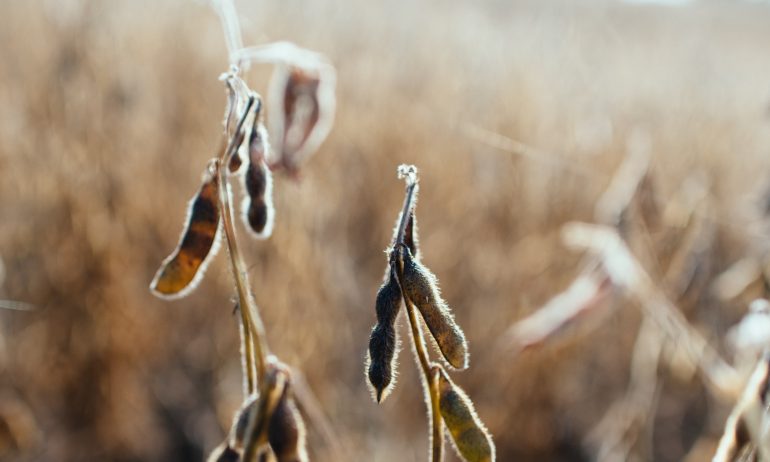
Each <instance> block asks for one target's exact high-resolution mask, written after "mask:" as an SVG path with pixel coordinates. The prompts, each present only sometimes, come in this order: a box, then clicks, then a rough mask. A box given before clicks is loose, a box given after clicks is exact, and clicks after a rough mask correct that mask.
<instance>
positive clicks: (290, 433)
mask: <svg viewBox="0 0 770 462" xmlns="http://www.w3.org/2000/svg"><path fill="white" fill-rule="evenodd" d="M305 433H306V432H305V424H304V422H303V421H302V415H301V414H300V413H299V411H298V410H297V406H296V405H295V404H294V399H293V398H292V396H291V387H290V385H289V383H288V382H287V384H286V387H284V389H283V393H282V394H281V397H280V398H279V399H278V402H277V403H276V405H275V409H273V414H272V416H270V423H269V425H268V428H267V440H268V442H269V443H270V447H271V448H272V449H273V453H275V456H276V458H277V459H278V462H307V460H308V457H307V450H306V449H305Z"/></svg>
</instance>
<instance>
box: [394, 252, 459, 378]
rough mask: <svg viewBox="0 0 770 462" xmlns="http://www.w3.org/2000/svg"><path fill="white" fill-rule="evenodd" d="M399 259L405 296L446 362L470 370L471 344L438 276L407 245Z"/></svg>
mask: <svg viewBox="0 0 770 462" xmlns="http://www.w3.org/2000/svg"><path fill="white" fill-rule="evenodd" d="M396 251H397V252H398V257H399V258H398V260H399V262H400V264H403V278H402V280H401V284H402V289H403V291H404V296H405V297H406V298H407V299H409V300H410V301H411V302H412V303H414V305H415V306H416V307H417V309H418V310H419V311H420V314H421V315H422V317H423V319H424V320H425V324H426V325H427V326H428V330H430V333H431V335H433V338H434V339H435V340H436V343H437V344H438V347H439V349H440V350H441V353H442V354H443V355H444V358H445V359H446V360H447V362H448V363H449V364H450V365H451V366H452V367H454V368H456V369H465V368H467V367H468V344H467V342H466V341H465V334H463V331H462V329H460V326H458V325H457V323H456V322H455V320H454V317H453V316H452V312H451V311H450V309H449V306H447V304H446V302H444V300H443V299H442V298H441V294H440V293H439V290H438V286H437V284H436V276H434V275H433V273H431V272H430V270H428V268H426V267H425V266H423V265H422V264H420V262H418V261H417V260H415V259H414V258H413V257H412V254H411V252H410V251H409V249H408V248H407V247H405V246H399V247H398V248H397V249H396Z"/></svg>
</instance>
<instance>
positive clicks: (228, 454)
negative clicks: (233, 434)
mask: <svg viewBox="0 0 770 462" xmlns="http://www.w3.org/2000/svg"><path fill="white" fill-rule="evenodd" d="M240 458H241V455H240V454H238V451H236V450H235V449H233V448H231V447H230V446H228V445H227V443H222V444H220V445H219V446H217V447H216V448H215V449H214V450H213V451H211V454H210V455H209V457H208V459H206V461H207V462H238V461H239V460H240Z"/></svg>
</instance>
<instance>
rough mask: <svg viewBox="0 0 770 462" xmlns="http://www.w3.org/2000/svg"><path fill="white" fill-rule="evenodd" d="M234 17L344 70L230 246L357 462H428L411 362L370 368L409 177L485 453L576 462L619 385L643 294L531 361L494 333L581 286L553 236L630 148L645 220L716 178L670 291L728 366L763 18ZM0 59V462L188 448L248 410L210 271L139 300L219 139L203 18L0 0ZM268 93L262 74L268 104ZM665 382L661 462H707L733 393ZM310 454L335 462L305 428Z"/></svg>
mask: <svg viewBox="0 0 770 462" xmlns="http://www.w3.org/2000/svg"><path fill="white" fill-rule="evenodd" d="M237 6H238V9H239V11H240V13H241V21H242V27H243V30H244V36H245V42H246V43H247V44H256V43H263V42H267V41H272V40H280V39H285V40H291V41H294V42H296V43H298V44H300V45H302V46H306V47H308V48H311V49H315V50H318V51H321V52H323V53H325V54H326V55H328V56H329V57H330V58H331V60H332V62H333V63H335V65H336V66H337V70H338V115H337V118H336V125H335V127H334V129H333V131H332V133H331V135H330V138H329V139H328V140H327V141H326V142H325V144H324V145H323V147H322V149H321V151H320V152H319V153H318V154H317V155H316V156H315V157H314V158H312V160H311V161H310V162H309V163H308V164H307V165H306V167H305V169H304V171H303V176H302V179H301V181H299V182H292V181H290V180H288V179H286V178H283V177H279V178H277V181H276V193H275V201H276V209H277V218H276V228H275V232H274V236H273V238H271V239H270V240H268V241H266V242H253V243H249V244H248V245H247V253H246V255H247V260H248V264H249V265H251V272H250V277H251V279H252V281H253V285H254V287H255V291H256V294H255V296H256V300H257V303H258V304H259V305H260V307H261V309H262V312H263V316H264V318H265V323H266V325H267V330H268V338H269V341H270V343H271V345H272V347H273V349H274V350H275V351H276V353H277V354H278V355H279V356H280V357H281V358H282V359H283V360H284V361H286V362H288V363H289V364H291V365H293V366H295V367H297V368H298V369H300V370H301V371H303V373H304V375H305V379H306V380H307V382H308V383H309V384H310V386H311V387H312V389H313V390H314V392H315V394H316V396H317V397H318V401H319V403H320V405H321V406H322V408H323V409H324V410H325V412H326V413H327V414H328V417H329V420H330V422H331V424H332V427H333V429H334V434H335V435H336V437H337V438H338V439H339V441H340V443H341V445H342V447H343V450H344V454H346V455H345V456H344V457H343V459H344V460H351V461H352V460H366V461H396V460H398V461H400V460H404V461H411V460H414V461H419V460H424V458H425V455H426V453H427V424H426V422H425V415H424V406H423V403H422V395H421V393H420V391H419V379H418V376H417V375H416V373H415V372H416V368H415V367H414V365H413V359H412V358H411V357H410V356H411V352H410V351H409V349H405V350H404V351H402V352H401V361H400V363H401V365H400V368H399V372H400V376H399V383H398V385H397V387H396V389H395V392H394V393H393V394H392V396H391V397H390V398H388V400H386V401H385V403H384V404H382V405H380V406H378V405H376V404H375V403H374V402H373V400H372V399H371V397H370V395H369V391H368V390H367V388H366V385H365V382H364V374H363V370H364V369H363V368H364V366H363V358H364V352H365V349H366V346H367V341H368V335H369V331H370V329H371V327H372V325H373V323H374V319H375V318H374V310H373V301H374V295H375V292H376V290H377V287H378V285H379V283H380V278H381V276H382V273H383V270H384V267H385V263H386V262H385V257H384V254H383V249H384V248H385V247H386V246H387V245H388V241H389V239H390V236H391V230H392V226H393V222H394V220H395V218H396V215H397V213H398V210H399V208H400V206H401V201H402V197H403V196H402V195H403V184H402V183H401V182H400V181H398V180H397V179H396V177H395V167H396V165H398V164H399V163H403V162H408V163H414V164H416V165H417V166H418V167H419V168H420V169H421V195H420V202H419V204H418V208H417V216H418V219H419V224H420V230H421V236H420V238H421V244H422V249H423V252H424V253H423V260H424V262H425V263H426V264H427V265H428V266H429V267H430V268H431V269H432V270H433V271H434V272H435V273H436V274H437V276H438V277H439V278H440V280H441V282H442V289H443V293H444V295H445V298H446V299H447V300H448V302H449V303H450V305H451V306H452V307H453V309H454V310H455V313H456V317H457V318H458V321H459V323H460V325H461V326H463V327H464V329H465V332H466V335H467V336H468V339H469V342H470V351H471V368H470V369H469V371H467V372H463V373H456V374H454V375H453V377H454V379H455V380H456V381H457V383H458V384H460V385H461V386H463V387H464V388H465V389H466V391H467V392H468V394H469V395H470V396H471V397H472V398H473V399H474V401H475V403H476V406H477V409H478V412H479V414H480V416H481V418H482V419H483V420H484V421H485V422H486V424H487V425H488V426H489V428H490V430H491V432H492V433H493V435H494V437H495V442H496V444H497V448H498V460H500V461H514V460H516V461H544V460H547V461H584V460H593V452H592V446H591V444H590V443H588V442H587V440H586V438H587V436H588V434H589V432H590V431H591V429H592V428H593V426H594V425H595V424H597V423H598V422H599V420H600V419H601V417H602V416H603V414H604V413H605V412H606V411H607V409H608V407H609V406H610V404H611V403H612V402H613V401H614V400H615V399H617V398H620V397H621V396H622V395H623V393H624V391H625V389H626V386H627V384H628V380H629V379H628V376H629V363H630V357H631V350H632V347H633V343H634V337H635V333H636V329H637V327H638V325H639V322H640V317H639V315H638V312H637V311H636V310H634V309H632V308H631V307H630V306H629V307H625V306H623V307H620V308H619V309H617V310H615V311H614V312H613V313H612V314H611V315H610V316H609V317H608V318H607V319H605V320H604V322H602V323H601V324H600V325H599V326H597V327H596V328H595V329H594V330H591V331H588V332H582V333H581V331H580V330H578V331H577V332H575V333H574V334H573V335H567V336H563V337H561V338H560V339H558V341H556V342H553V343H550V344H548V345H545V346H544V347H542V348H540V349H537V350H534V351H531V352H528V353H525V354H523V355H519V356H515V355H514V354H513V353H510V354H509V353H508V352H507V350H505V349H503V350H502V351H503V352H502V353H501V350H500V349H499V346H500V345H499V341H500V339H501V338H503V334H504V332H505V331H506V330H507V329H508V327H509V326H510V325H511V324H513V323H514V322H515V321H517V320H519V319H521V318H523V317H524V316H525V315H526V314H528V313H530V312H532V311H534V310H535V309H537V308H538V307H539V306H541V305H542V304H543V303H545V302H546V301H547V300H548V299H550V298H551V297H552V296H553V295H555V294H557V293H558V292H559V291H561V290H563V289H564V288H565V287H566V286H567V285H568V284H569V282H570V281H571V280H572V279H573V278H574V277H575V275H576V274H577V273H578V271H579V268H580V264H579V262H580V258H581V256H580V255H579V254H576V253H575V252H573V251H570V250H568V249H566V248H565V247H564V245H563V244H562V243H561V241H560V238H559V232H560V229H561V227H562V225H563V224H564V223H566V222H568V221H570V220H584V221H592V220H593V219H594V218H593V217H594V204H595V202H596V200H597V198H598V197H599V196H600V194H601V193H602V191H603V190H604V189H605V188H606V186H607V184H608V183H609V181H610V178H611V176H612V173H613V172H614V171H615V169H616V168H617V166H618V165H619V164H620V162H621V161H622V159H623V157H624V155H625V153H626V145H627V143H628V140H629V138H630V137H632V134H633V133H645V134H646V135H647V136H648V137H649V140H650V143H651V144H650V145H651V149H652V151H651V152H652V156H653V157H652V159H653V160H652V170H651V171H652V178H653V180H654V182H655V186H656V190H655V191H656V194H657V195H658V200H659V202H660V203H661V204H662V206H665V204H666V203H669V202H670V201H672V200H673V199H672V198H673V197H676V195H677V192H678V191H679V190H680V187H681V185H682V184H685V183H686V182H687V181H688V179H689V178H693V177H695V178H699V179H700V180H699V181H703V180H704V179H705V180H706V181H707V182H708V183H707V184H708V185H709V186H708V188H709V189H708V192H709V194H708V205H709V207H708V209H707V210H708V213H707V215H705V216H706V219H707V221H708V223H709V224H710V225H711V228H710V229H712V230H713V232H712V233H710V234H709V238H708V241H707V243H706V244H705V245H704V246H702V248H701V249H700V253H699V256H698V259H697V262H698V263H697V271H698V274H699V278H700V281H701V282H700V284H699V286H698V290H697V291H696V292H695V293H694V294H689V295H688V297H687V299H686V300H685V301H679V302H680V305H681V306H682V308H683V310H685V313H686V315H687V317H688V319H689V320H690V321H691V322H692V323H693V325H695V326H696V327H697V328H698V329H699V330H701V331H702V332H703V333H704V334H705V335H706V336H707V337H709V338H710V339H711V340H712V341H713V344H714V345H715V346H716V347H717V348H718V349H720V351H724V352H725V354H726V355H727V356H728V357H729V350H727V349H726V348H725V345H724V333H725V331H726V329H727V328H728V327H729V326H731V325H732V324H734V323H735V322H737V320H738V319H740V317H741V315H742V314H743V313H744V312H745V309H746V303H747V301H749V300H750V299H751V298H752V297H756V296H761V295H762V294H763V290H764V289H763V288H762V286H761V284H760V285H758V286H753V287H751V288H750V289H749V290H748V291H747V292H746V293H744V294H742V295H741V296H740V297H737V298H735V299H733V300H730V301H723V300H721V299H718V298H717V297H716V296H715V295H714V291H713V284H712V282H713V279H714V277H715V276H716V275H718V274H719V273H721V272H722V271H724V270H725V269H726V268H727V267H728V266H729V265H730V264H731V263H733V262H735V261H737V260H738V259H740V258H741V257H743V256H745V255H747V254H750V253H757V254H759V253H761V252H763V246H762V243H763V241H766V239H767V233H766V229H765V228H762V226H761V225H762V224H763V223H764V222H763V220H764V219H765V216H764V215H763V214H764V213H765V212H766V209H765V202H766V199H763V196H764V195H765V193H766V192H767V191H768V173H770V155H769V154H770V117H769V114H770V79H769V78H768V76H770V53H768V49H767V44H768V43H770V27H768V24H770V8H768V7H767V6H762V5H759V4H754V3H745V2H737V1H735V2H727V1H724V2H720V1H711V2H709V1H704V2H694V3H692V4H691V5H689V6H684V7H665V6H658V5H639V4H625V3H621V2H609V1H607V2H602V1H589V0H583V1H568V0H563V1H556V0H550V1H538V0H516V1H496V0H486V1H482V2H460V1H453V0H450V1H445V2H438V1H422V2H411V1H407V0H390V1H380V0H377V1H368V2H344V1H335V0H319V1H312V2H310V1H296V0H285V1H280V2H247V1H238V2H237ZM0 63H1V64H0V197H2V198H3V200H2V201H0V219H1V220H2V225H0V262H2V265H0V298H2V299H8V300H17V301H22V302H24V303H27V304H29V305H30V306H32V307H33V309H32V310H30V311H19V310H7V309H4V310H0V460H3V461H5V460H8V461H86V460H111V461H126V462H128V461H139V460H142V461H160V460H202V459H204V458H205V455H206V454H207V453H208V452H209V451H210V450H211V449H212V448H213V447H214V446H215V445H216V444H217V443H218V442H219V441H220V440H221V438H222V437H223V435H224V432H225V431H226V429H227V428H228V427H229V422H230V419H231V416H232V413H233V411H234V410H235V409H236V408H237V406H238V404H239V402H240V400H241V392H240V380H241V379H240V365H239V359H238V354H237V349H238V337H237V330H236V318H235V317H234V316H233V315H232V301H231V297H232V295H233V293H232V285H231V281H230V276H229V274H228V271H229V270H228V268H227V267H226V265H225V264H224V263H225V260H224V259H223V258H221V255H220V257H219V258H217V259H216V260H215V261H214V263H213V265H212V266H211V267H210V268H209V270H208V273H207V277H206V278H205V279H204V281H203V282H202V284H201V286H200V287H199V289H198V290H197V291H195V292H194V293H193V294H192V295H191V296H189V297H187V298H185V299H182V300H180V301H175V302H164V301H161V300H158V299H156V298H154V297H153V296H152V295H151V294H150V293H149V291H148V283H149V281H150V279H151V278H152V276H153V275H154V273H155V270H156V269H157V267H158V265H159V263H160V262H161V260H162V259H163V258H164V257H165V256H166V255H167V254H168V253H169V252H170V251H171V250H172V249H173V247H174V245H175V244H176V242H177V239H178V236H179V232H180V229H181V226H182V223H183V220H184V216H185V204H186V203H187V201H188V200H189V198H190V197H191V196H192V194H193V193H194V191H195V190H196V188H197V186H198V180H199V178H200V174H201V172H202V171H203V169H204V166H205V164H206V161H207V159H208V158H209V157H211V156H213V155H214V152H215V150H216V149H217V146H218V142H219V135H220V131H221V125H220V122H221V117H222V109H223V107H224V106H223V105H224V100H225V99H224V91H223V88H222V85H221V83H220V82H218V81H217V77H218V75H219V73H220V72H222V71H224V70H226V66H227V59H226V51H225V45H224V40H223V37H222V32H221V28H220V24H219V22H218V19H217V17H216V15H215V14H214V13H213V12H212V10H211V9H210V8H209V7H208V6H207V5H206V4H205V3H204V2H195V1H182V0H170V1H165V2H152V1H147V0H138V1H128V0H113V1H108V2H100V1H75V0H69V1H53V0H51V1H30V2H12V1H5V2H2V4H0ZM268 76H269V74H268V69H261V68H260V69H256V70H255V71H254V72H253V73H252V74H251V76H250V77H251V79H252V80H251V81H252V83H253V86H254V87H255V88H257V89H259V88H266V84H267V78H268ZM484 130H488V131H491V132H494V133H499V134H502V135H504V136H506V137H510V138H512V139H515V140H517V141H518V142H519V143H524V144H525V145H526V146H530V147H532V149H522V146H521V145H516V144H513V145H511V143H508V142H506V141H504V140H502V141H501V139H499V138H495V137H494V136H489V135H488V134H487V133H486V132H485V131H484ZM511 146H513V147H515V148H516V149H514V150H518V153H516V152H508V151H511V149H508V150H506V149H499V148H500V147H508V148H510V147H511ZM522 154H524V155H522ZM243 237H246V236H245V235H244V236H243ZM611 303H620V304H629V302H627V301H626V300H625V299H624V298H622V297H618V298H616V299H615V300H614V301H612V302H611ZM401 324H402V325H401V334H402V338H404V339H406V337H405V336H404V334H405V333H406V330H404V328H405V325H404V323H403V319H402V322H401ZM660 377H661V379H660V380H661V381H662V383H663V389H662V392H661V394H660V396H659V400H658V406H657V410H656V412H655V413H654V420H653V422H652V424H651V428H652V429H653V431H652V432H651V440H650V441H649V442H648V443H649V445H650V447H652V448H654V449H653V451H652V453H650V454H648V456H649V459H648V460H660V461H678V460H684V459H685V458H686V457H690V459H689V460H693V461H694V460H709V459H710V455H711V454H710V452H709V451H711V450H713V447H714V446H713V445H714V444H715V443H716V440H717V439H718V437H719V435H720V434H721V431H722V428H723V425H724V419H725V417H726V415H727V413H728V411H729V407H730V406H729V405H728V404H726V403H722V402H719V401H715V400H714V399H713V398H711V397H710V395H709V394H708V393H706V391H705V390H704V388H703V386H702V385H701V381H700V380H699V379H698V377H697V376H692V375H690V376H687V375H686V374H685V376H684V378H682V377H680V378H677V377H678V376H677V375H675V374H674V375H672V374H671V373H669V372H667V371H666V370H665V369H661V371H660ZM310 448H311V456H312V458H313V460H319V461H324V460H334V457H333V456H332V455H331V451H330V450H329V447H328V445H326V444H325V443H324V441H323V439H322V438H321V437H320V436H319V432H318V431H314V430H313V429H311V431H310ZM693 448H694V449H693ZM699 451H701V452H699ZM450 453H451V451H450ZM447 460H449V461H453V460H455V455H454V454H449V455H448V457H447Z"/></svg>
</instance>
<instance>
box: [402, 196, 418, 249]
mask: <svg viewBox="0 0 770 462" xmlns="http://www.w3.org/2000/svg"><path fill="white" fill-rule="evenodd" d="M404 244H406V246H407V247H409V251H410V252H412V257H413V258H415V259H419V258H420V254H419V252H420V242H419V239H418V237H417V218H416V217H415V216H414V208H412V210H411V212H409V221H407V222H406V227H405V228H404Z"/></svg>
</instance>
